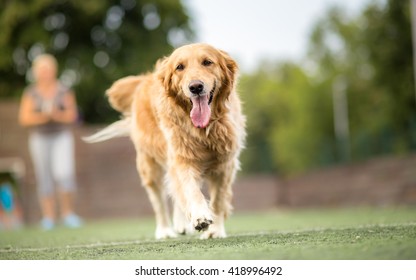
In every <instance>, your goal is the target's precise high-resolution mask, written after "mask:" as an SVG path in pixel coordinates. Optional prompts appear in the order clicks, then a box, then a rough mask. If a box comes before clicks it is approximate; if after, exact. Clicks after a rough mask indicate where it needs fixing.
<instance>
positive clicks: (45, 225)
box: [40, 218, 55, 230]
mask: <svg viewBox="0 0 416 280" xmlns="http://www.w3.org/2000/svg"><path fill="white" fill-rule="evenodd" d="M40 226H41V227H42V229H43V230H52V229H53V228H54V227H55V223H54V222H53V220H51V219H49V218H43V219H42V220H41V221H40Z"/></svg>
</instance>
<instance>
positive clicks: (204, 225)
mask: <svg viewBox="0 0 416 280" xmlns="http://www.w3.org/2000/svg"><path fill="white" fill-rule="evenodd" d="M196 221H197V224H196V226H195V229H196V230H197V231H206V230H207V229H208V228H209V226H210V225H211V224H212V220H208V219H205V218H204V219H197V220H196Z"/></svg>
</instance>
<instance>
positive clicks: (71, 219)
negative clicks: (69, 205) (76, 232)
mask: <svg viewBox="0 0 416 280" xmlns="http://www.w3.org/2000/svg"><path fill="white" fill-rule="evenodd" d="M64 225H65V226H66V227H69V228H79V227H81V226H82V220H81V218H80V217H78V216H77V215H75V214H69V215H66V216H65V217H64Z"/></svg>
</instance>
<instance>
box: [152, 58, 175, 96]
mask: <svg viewBox="0 0 416 280" xmlns="http://www.w3.org/2000/svg"><path fill="white" fill-rule="evenodd" d="M155 71H156V73H157V78H158V79H159V81H160V82H161V83H162V85H163V87H164V88H165V90H166V92H170V90H171V85H172V70H171V69H170V67H169V57H164V58H161V59H159V60H158V61H157V62H156V67H155Z"/></svg>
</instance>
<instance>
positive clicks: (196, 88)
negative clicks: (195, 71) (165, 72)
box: [189, 80, 204, 94]
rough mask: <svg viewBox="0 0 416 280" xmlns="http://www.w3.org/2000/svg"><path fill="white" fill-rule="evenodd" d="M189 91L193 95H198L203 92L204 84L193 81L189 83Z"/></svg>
mask: <svg viewBox="0 0 416 280" xmlns="http://www.w3.org/2000/svg"><path fill="white" fill-rule="evenodd" d="M189 90H190V91H191V92H192V93H193V94H200V93H201V92H202V91H203V90H204V83H203V82H202V81H199V80H194V81H191V82H190V83H189Z"/></svg>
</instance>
